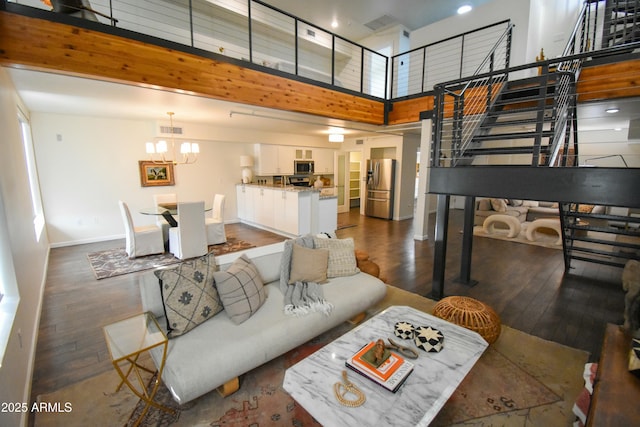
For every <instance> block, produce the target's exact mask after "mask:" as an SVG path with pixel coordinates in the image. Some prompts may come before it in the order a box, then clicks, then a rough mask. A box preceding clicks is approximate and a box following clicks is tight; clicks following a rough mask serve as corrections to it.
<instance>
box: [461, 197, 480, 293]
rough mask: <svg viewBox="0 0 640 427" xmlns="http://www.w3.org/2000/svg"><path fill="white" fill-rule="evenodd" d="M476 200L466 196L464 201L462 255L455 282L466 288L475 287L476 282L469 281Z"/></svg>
mask: <svg viewBox="0 0 640 427" xmlns="http://www.w3.org/2000/svg"><path fill="white" fill-rule="evenodd" d="M475 209H476V198H475V197H473V196H467V197H465V200H464V224H463V229H462V254H461V256H460V277H459V278H458V280H457V282H459V283H462V284H463V285H467V286H475V285H477V284H478V281H477V280H471V254H472V252H473V251H472V247H473V217H474V216H475Z"/></svg>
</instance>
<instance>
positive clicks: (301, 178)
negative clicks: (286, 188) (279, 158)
mask: <svg viewBox="0 0 640 427" xmlns="http://www.w3.org/2000/svg"><path fill="white" fill-rule="evenodd" d="M289 182H290V183H291V185H295V186H296V187H310V186H311V177H310V176H309V175H291V176H290V177H289Z"/></svg>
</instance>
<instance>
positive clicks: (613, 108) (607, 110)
mask: <svg viewBox="0 0 640 427" xmlns="http://www.w3.org/2000/svg"><path fill="white" fill-rule="evenodd" d="M605 111H606V112H607V113H609V114H614V113H617V112H618V111H620V109H619V108H616V107H611V108H607V109H606V110H605Z"/></svg>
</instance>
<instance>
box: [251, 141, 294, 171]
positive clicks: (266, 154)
mask: <svg viewBox="0 0 640 427" xmlns="http://www.w3.org/2000/svg"><path fill="white" fill-rule="evenodd" d="M254 151H255V156H256V160H257V163H258V164H257V171H258V172H257V175H260V176H269V175H292V174H293V162H294V160H295V151H296V150H295V148H294V147H288V146H284V145H269V144H256V145H255V148H254Z"/></svg>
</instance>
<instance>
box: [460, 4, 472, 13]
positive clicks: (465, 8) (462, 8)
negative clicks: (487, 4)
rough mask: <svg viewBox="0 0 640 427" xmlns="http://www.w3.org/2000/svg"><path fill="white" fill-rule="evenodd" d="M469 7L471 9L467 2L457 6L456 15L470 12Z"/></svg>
mask: <svg viewBox="0 0 640 427" xmlns="http://www.w3.org/2000/svg"><path fill="white" fill-rule="evenodd" d="M471 9H473V8H472V7H471V5H468V4H465V5H462V6H460V7H459V8H458V15H462V14H465V13H467V12H471Z"/></svg>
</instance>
